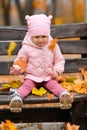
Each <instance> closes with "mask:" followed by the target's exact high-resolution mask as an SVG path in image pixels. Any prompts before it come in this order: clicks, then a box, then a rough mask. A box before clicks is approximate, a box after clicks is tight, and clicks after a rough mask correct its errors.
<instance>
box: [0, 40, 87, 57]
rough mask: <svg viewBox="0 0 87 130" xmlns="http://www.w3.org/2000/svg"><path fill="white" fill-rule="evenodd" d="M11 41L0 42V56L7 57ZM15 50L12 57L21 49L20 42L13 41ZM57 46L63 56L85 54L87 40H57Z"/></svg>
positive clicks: (86, 52) (86, 51)
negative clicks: (15, 44)
mask: <svg viewBox="0 0 87 130" xmlns="http://www.w3.org/2000/svg"><path fill="white" fill-rule="evenodd" d="M10 42H11V41H0V55H7V49H8V47H9V44H10ZM15 42H16V43H17V46H16V48H15V49H14V51H13V52H12V55H16V54H17V53H18V50H19V49H20V48H21V45H22V44H21V43H22V40H15ZM58 44H59V46H60V49H61V51H62V53H63V54H87V40H78V41H77V40H68V41H67V40H59V41H58Z"/></svg>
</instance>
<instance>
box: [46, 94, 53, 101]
mask: <svg viewBox="0 0 87 130" xmlns="http://www.w3.org/2000/svg"><path fill="white" fill-rule="evenodd" d="M53 97H54V94H50V93H47V99H48V100H49V101H50V100H51V99H52V98H53Z"/></svg>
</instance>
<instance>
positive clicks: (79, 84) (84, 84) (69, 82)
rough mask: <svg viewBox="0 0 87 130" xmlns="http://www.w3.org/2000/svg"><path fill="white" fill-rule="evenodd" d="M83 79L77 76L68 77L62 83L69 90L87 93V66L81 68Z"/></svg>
mask: <svg viewBox="0 0 87 130" xmlns="http://www.w3.org/2000/svg"><path fill="white" fill-rule="evenodd" d="M80 70H81V73H82V79H78V78H76V77H68V78H65V80H64V81H63V82H62V83H61V85H62V86H63V87H64V88H65V89H67V90H68V91H69V92H76V93H79V94H87V72H86V67H83V68H80Z"/></svg>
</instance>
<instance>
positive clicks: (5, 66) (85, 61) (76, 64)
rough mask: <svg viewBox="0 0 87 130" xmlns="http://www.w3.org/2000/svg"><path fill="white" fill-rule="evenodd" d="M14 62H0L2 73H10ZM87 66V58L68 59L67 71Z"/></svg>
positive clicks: (72, 71)
mask: <svg viewBox="0 0 87 130" xmlns="http://www.w3.org/2000/svg"><path fill="white" fill-rule="evenodd" d="M12 64H13V62H0V75H1V74H9V69H10V67H11V66H12ZM84 66H87V58H81V59H66V63H65V71H64V72H65V73H76V72H80V70H79V68H81V67H84Z"/></svg>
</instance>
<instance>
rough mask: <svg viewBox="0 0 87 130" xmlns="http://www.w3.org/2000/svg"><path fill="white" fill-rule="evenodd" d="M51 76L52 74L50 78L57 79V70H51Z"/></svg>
mask: <svg viewBox="0 0 87 130" xmlns="http://www.w3.org/2000/svg"><path fill="white" fill-rule="evenodd" d="M51 76H52V78H54V79H57V77H58V72H56V71H53V72H52V73H51Z"/></svg>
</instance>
